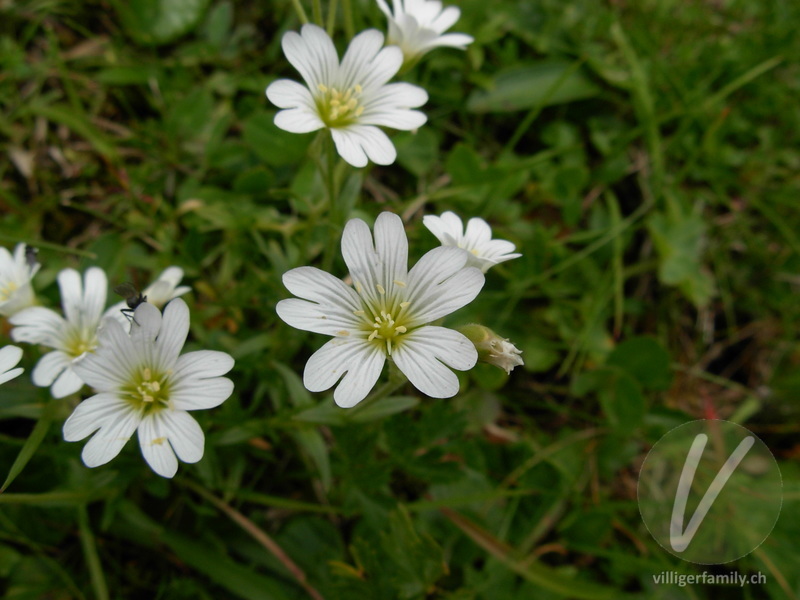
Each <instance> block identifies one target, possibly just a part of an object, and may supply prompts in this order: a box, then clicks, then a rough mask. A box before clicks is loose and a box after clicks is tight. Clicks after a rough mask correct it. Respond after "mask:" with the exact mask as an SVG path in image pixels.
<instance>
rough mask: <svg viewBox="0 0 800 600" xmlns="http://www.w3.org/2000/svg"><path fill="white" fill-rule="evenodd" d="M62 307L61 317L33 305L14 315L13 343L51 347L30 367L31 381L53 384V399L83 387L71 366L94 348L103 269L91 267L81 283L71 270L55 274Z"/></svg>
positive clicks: (102, 297)
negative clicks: (32, 367)
mask: <svg viewBox="0 0 800 600" xmlns="http://www.w3.org/2000/svg"><path fill="white" fill-rule="evenodd" d="M58 286H59V288H60V289H61V306H62V307H63V309H64V316H65V317H66V319H65V318H64V317H62V316H61V315H59V314H58V313H57V312H55V311H53V310H50V309H49V308H43V307H41V306H34V307H32V308H26V309H25V310H23V311H21V312H18V313H17V314H15V315H14V316H13V317H11V319H9V322H10V323H11V324H12V325H14V326H15V327H14V329H13V330H12V331H11V339H13V340H14V341H15V342H27V343H29V344H42V345H43V346H47V347H48V348H53V349H54V351H53V352H49V353H48V354H45V355H44V356H43V357H42V358H41V359H40V360H39V362H38V363H37V365H36V367H35V368H34V369H33V374H32V378H33V383H34V384H36V385H38V386H40V387H47V386H50V385H52V387H51V388H50V392H51V393H52V394H53V397H54V398H63V397H65V396H69V395H70V394H74V393H75V392H77V391H78V390H79V389H81V388H82V387H83V380H82V379H81V378H80V377H79V376H78V375H77V374H76V373H75V371H74V370H73V368H72V361H73V360H74V359H76V358H78V357H80V356H82V355H83V354H85V353H87V352H94V349H95V348H96V347H97V327H98V326H99V325H100V318H101V316H102V314H103V308H104V307H105V304H106V292H107V287H108V281H107V280H106V274H105V272H104V271H103V269H100V268H98V267H91V268H90V269H88V270H87V271H86V273H85V274H84V278H83V283H81V276H80V274H79V273H78V272H77V271H76V270H74V269H64V270H63V271H61V272H60V273H59V274H58Z"/></svg>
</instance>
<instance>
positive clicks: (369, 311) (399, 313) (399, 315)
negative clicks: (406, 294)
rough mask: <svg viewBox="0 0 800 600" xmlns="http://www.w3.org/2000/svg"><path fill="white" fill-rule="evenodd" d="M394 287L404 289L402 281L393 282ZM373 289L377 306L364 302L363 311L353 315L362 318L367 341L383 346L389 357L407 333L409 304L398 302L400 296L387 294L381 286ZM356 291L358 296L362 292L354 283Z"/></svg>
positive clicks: (358, 285)
mask: <svg viewBox="0 0 800 600" xmlns="http://www.w3.org/2000/svg"><path fill="white" fill-rule="evenodd" d="M394 285H396V286H397V287H398V288H404V287H406V284H405V283H404V282H402V281H395V282H394ZM375 287H376V288H377V291H378V298H379V302H378V303H377V304H378V305H377V306H376V305H375V303H374V302H369V301H366V300H365V302H364V310H357V311H355V314H356V315H357V316H361V317H363V318H364V323H363V325H362V329H363V330H364V331H365V332H369V335H368V336H367V341H369V342H373V343H375V344H377V345H379V346H385V348H386V354H388V355H389V356H391V354H392V348H393V347H396V346H397V345H398V344H399V343H400V342H401V340H402V336H403V334H405V333H407V332H408V327H407V324H408V322H409V320H410V319H409V314H408V307H409V306H410V305H411V303H410V302H408V301H399V300H400V295H399V294H397V293H394V294H387V293H386V289H385V288H384V287H383V286H382V285H381V284H377V285H376V286H375ZM356 291H357V292H358V293H359V295H361V292H362V291H363V290H362V289H361V285H360V284H359V283H356ZM391 291H392V290H390V292H391ZM362 298H364V296H363V295H362Z"/></svg>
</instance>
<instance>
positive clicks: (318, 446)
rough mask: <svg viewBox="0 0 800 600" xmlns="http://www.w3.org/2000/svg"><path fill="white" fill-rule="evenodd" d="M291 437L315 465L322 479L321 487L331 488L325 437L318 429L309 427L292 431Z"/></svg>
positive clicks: (329, 465) (329, 462)
mask: <svg viewBox="0 0 800 600" xmlns="http://www.w3.org/2000/svg"><path fill="white" fill-rule="evenodd" d="M292 437H294V439H295V441H296V442H297V445H298V446H300V450H301V451H302V452H303V453H304V454H305V455H306V456H307V458H308V459H309V460H310V461H311V462H312V463H313V464H314V466H316V468H317V471H318V472H319V477H320V480H321V481H322V487H323V488H325V490H326V491H327V490H329V489H331V483H332V482H333V475H332V474H331V460H330V456H329V454H328V445H327V444H326V443H325V438H323V437H322V434H320V432H319V431H317V430H316V429H312V428H311V427H305V428H303V429H300V430H299V431H295V432H293V433H292Z"/></svg>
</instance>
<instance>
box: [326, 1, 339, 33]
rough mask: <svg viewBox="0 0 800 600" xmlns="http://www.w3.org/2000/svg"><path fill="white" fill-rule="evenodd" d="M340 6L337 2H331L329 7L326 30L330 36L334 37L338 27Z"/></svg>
mask: <svg viewBox="0 0 800 600" xmlns="http://www.w3.org/2000/svg"><path fill="white" fill-rule="evenodd" d="M338 4H339V3H338V1H337V0H331V2H330V4H329V5H328V27H327V28H326V29H327V31H328V35H330V36H333V29H334V27H336V8H337V6H338Z"/></svg>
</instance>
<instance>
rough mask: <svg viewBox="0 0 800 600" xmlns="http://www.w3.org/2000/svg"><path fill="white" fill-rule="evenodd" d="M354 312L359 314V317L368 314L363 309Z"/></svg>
mask: <svg viewBox="0 0 800 600" xmlns="http://www.w3.org/2000/svg"><path fill="white" fill-rule="evenodd" d="M353 314H354V315H357V316H359V317H360V316H362V315H365V314H367V313H366V312H364V311H363V310H354V311H353Z"/></svg>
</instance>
